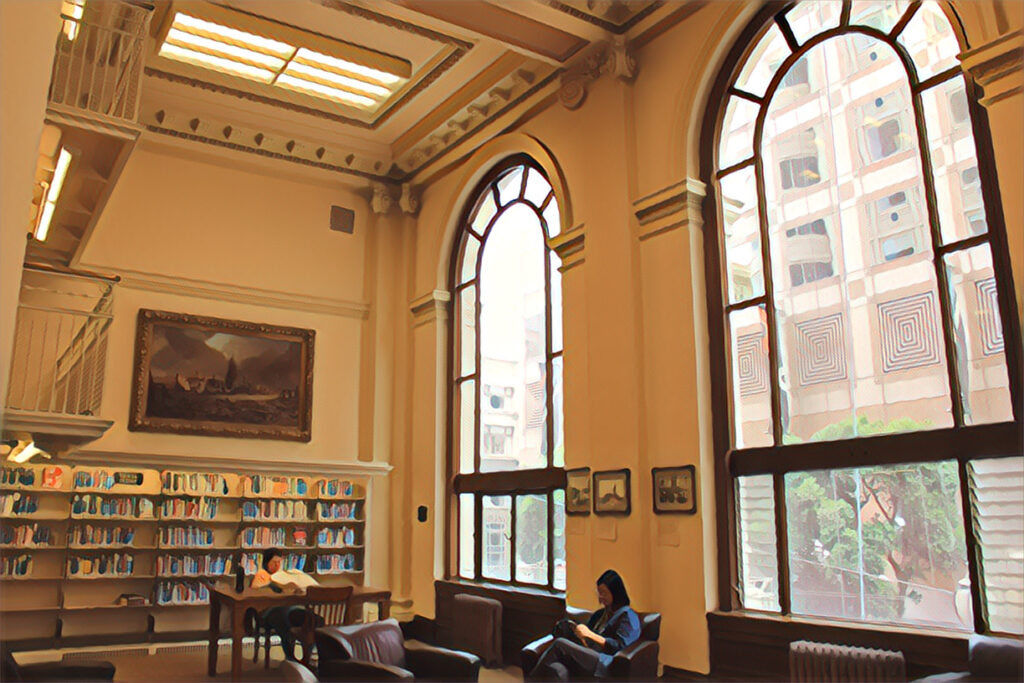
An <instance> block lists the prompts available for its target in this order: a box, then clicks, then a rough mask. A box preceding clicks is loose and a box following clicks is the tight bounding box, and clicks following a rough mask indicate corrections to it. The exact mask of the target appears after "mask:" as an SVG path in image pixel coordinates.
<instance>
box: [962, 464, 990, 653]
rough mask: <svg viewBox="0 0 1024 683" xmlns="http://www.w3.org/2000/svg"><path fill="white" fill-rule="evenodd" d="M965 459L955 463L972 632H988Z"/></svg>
mask: <svg viewBox="0 0 1024 683" xmlns="http://www.w3.org/2000/svg"><path fill="white" fill-rule="evenodd" d="M968 467H969V465H968V461H967V460H966V459H961V460H960V461H959V462H958V463H957V471H958V472H959V474H960V505H961V510H962V514H963V517H964V542H965V543H966V545H967V575H968V576H969V577H970V580H971V607H972V608H973V613H974V632H975V633H987V632H988V624H987V623H986V622H987V621H988V618H987V617H988V615H987V614H986V613H985V595H984V590H985V585H984V583H985V582H984V575H983V574H982V571H981V569H982V567H981V563H982V557H981V546H979V545H978V541H977V538H976V537H975V534H974V506H973V505H972V504H971V500H972V495H971V480H970V477H969V476H968V471H967V468H968Z"/></svg>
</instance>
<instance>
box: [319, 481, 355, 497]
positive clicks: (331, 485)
mask: <svg viewBox="0 0 1024 683" xmlns="http://www.w3.org/2000/svg"><path fill="white" fill-rule="evenodd" d="M353 490H354V487H353V486H352V482H350V481H348V480H341V479H321V480H320V481H318V482H317V483H316V492H317V495H319V496H320V497H321V498H326V497H328V496H330V497H334V496H351V495H352V492H353Z"/></svg>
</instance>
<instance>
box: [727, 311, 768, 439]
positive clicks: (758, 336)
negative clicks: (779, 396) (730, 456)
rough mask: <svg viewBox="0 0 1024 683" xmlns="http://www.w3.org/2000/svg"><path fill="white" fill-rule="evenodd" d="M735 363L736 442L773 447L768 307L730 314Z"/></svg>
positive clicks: (733, 398) (734, 413) (732, 357)
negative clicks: (766, 312) (766, 317)
mask: <svg viewBox="0 0 1024 683" xmlns="http://www.w3.org/2000/svg"><path fill="white" fill-rule="evenodd" d="M729 339H730V340H731V348H732V355H731V362H732V368H731V369H732V409H733V443H734V445H735V447H736V448H751V447H753V446H771V445H772V444H773V443H774V442H775V437H774V436H773V435H772V395H771V380H770V379H769V376H768V373H769V366H768V326H767V322H766V319H765V311H764V306H754V307H751V308H744V309H741V310H738V311H733V312H732V313H730V314H729Z"/></svg>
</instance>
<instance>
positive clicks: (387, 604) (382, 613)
mask: <svg viewBox="0 0 1024 683" xmlns="http://www.w3.org/2000/svg"><path fill="white" fill-rule="evenodd" d="M390 616H391V600H390V598H385V599H384V600H381V601H380V602H378V603H377V620H378V621H383V620H385V619H387V618H388V617H390Z"/></svg>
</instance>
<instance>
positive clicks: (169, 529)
mask: <svg viewBox="0 0 1024 683" xmlns="http://www.w3.org/2000/svg"><path fill="white" fill-rule="evenodd" d="M213 544H214V540H213V529H200V528H199V527H196V526H165V527H160V546H161V547H164V548H201V547H203V546H209V545H213Z"/></svg>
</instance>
